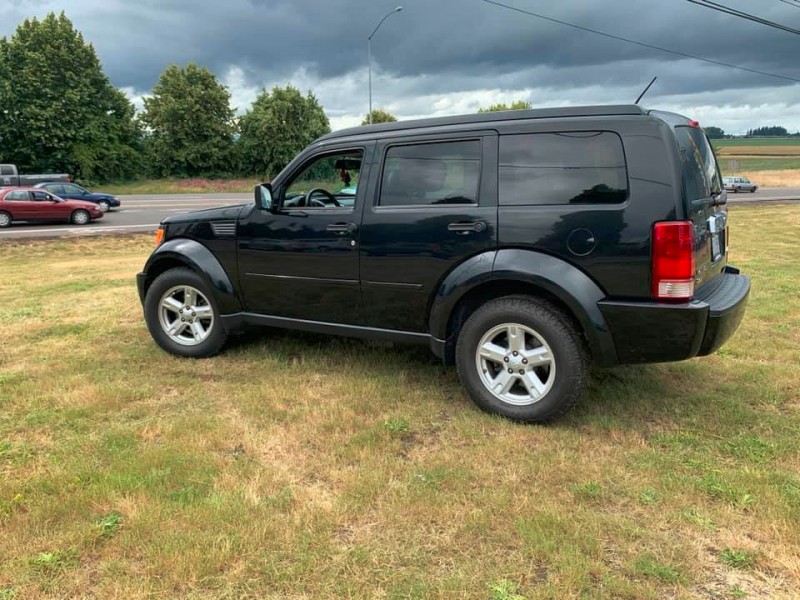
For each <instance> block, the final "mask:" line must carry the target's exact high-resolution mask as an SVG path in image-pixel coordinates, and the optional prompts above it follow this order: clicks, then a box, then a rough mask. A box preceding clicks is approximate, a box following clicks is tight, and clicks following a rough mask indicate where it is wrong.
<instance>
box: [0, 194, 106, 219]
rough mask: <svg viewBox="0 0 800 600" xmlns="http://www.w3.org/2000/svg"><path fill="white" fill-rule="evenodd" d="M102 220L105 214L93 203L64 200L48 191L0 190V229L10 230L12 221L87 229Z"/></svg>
mask: <svg viewBox="0 0 800 600" xmlns="http://www.w3.org/2000/svg"><path fill="white" fill-rule="evenodd" d="M102 216H103V211H102V210H100V207H99V206H98V205H97V204H95V203H93V202H83V201H81V200H62V199H61V198H59V197H58V196H54V195H53V194H51V193H50V192H48V191H47V190H40V189H34V188H23V187H12V188H0V227H8V226H9V225H11V222H12V221H67V222H69V223H74V224H75V225H86V224H87V223H88V222H89V221H91V220H92V219H100V218H101V217H102Z"/></svg>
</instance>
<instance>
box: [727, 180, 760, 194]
mask: <svg viewBox="0 0 800 600" xmlns="http://www.w3.org/2000/svg"><path fill="white" fill-rule="evenodd" d="M722 182H723V183H724V184H725V189H726V190H728V191H729V192H733V193H734V194H735V193H737V192H750V193H751V194H752V193H753V192H755V191H756V190H757V189H758V186H757V185H756V184H755V183H752V182H751V181H750V180H749V179H748V178H747V177H725V178H724V179H723V180H722Z"/></svg>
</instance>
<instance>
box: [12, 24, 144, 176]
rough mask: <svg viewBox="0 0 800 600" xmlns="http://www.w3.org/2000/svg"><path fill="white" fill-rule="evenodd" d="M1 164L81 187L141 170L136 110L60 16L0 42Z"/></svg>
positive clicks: (24, 27)
mask: <svg viewBox="0 0 800 600" xmlns="http://www.w3.org/2000/svg"><path fill="white" fill-rule="evenodd" d="M0 139H2V140H3V142H2V152H3V158H4V160H6V161H9V162H14V163H16V164H17V165H19V166H20V168H22V169H24V170H27V171H37V172H54V171H55V172H67V173H70V174H72V175H74V176H75V177H76V178H79V179H81V180H83V181H90V182H91V181H102V180H108V179H126V178H129V177H131V176H133V175H135V174H136V172H137V171H138V169H139V168H140V166H141V159H140V152H139V151H140V141H141V134H140V131H139V129H138V127H137V125H136V122H135V120H134V109H133V106H132V105H131V103H130V102H129V101H128V99H127V98H126V97H125V95H124V94H123V93H122V92H120V91H119V90H117V89H116V88H115V87H114V86H112V85H111V83H110V82H109V80H108V78H107V77H106V76H105V75H104V74H103V71H102V67H101V65H100V61H99V60H98V58H97V54H96V53H95V51H94V48H93V47H92V45H91V44H87V43H86V42H85V41H84V39H83V36H82V35H81V34H80V32H78V31H77V30H76V29H75V28H74V27H73V25H72V22H71V21H70V20H69V19H68V18H67V17H66V16H65V15H64V13H63V12H62V13H61V14H60V15H58V16H57V15H55V14H54V13H50V14H48V15H47V16H46V17H45V18H44V19H42V20H41V21H40V20H38V19H28V20H26V21H25V22H23V23H22V24H21V25H20V26H19V27H18V28H17V30H16V32H15V33H14V35H13V36H12V37H11V38H10V39H6V38H2V39H0Z"/></svg>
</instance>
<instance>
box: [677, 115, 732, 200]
mask: <svg viewBox="0 0 800 600" xmlns="http://www.w3.org/2000/svg"><path fill="white" fill-rule="evenodd" d="M675 135H676V137H677V139H678V146H679V147H680V150H681V164H682V171H683V182H684V186H685V188H686V195H687V197H688V199H689V200H698V199H700V198H708V197H709V196H712V195H714V196H715V195H717V194H719V193H720V192H721V191H722V185H721V184H720V175H719V168H718V167H717V159H716V158H715V157H714V151H713V150H712V148H711V144H710V143H709V142H708V138H707V137H706V134H705V133H704V132H703V130H702V129H700V128H698V127H676V128H675Z"/></svg>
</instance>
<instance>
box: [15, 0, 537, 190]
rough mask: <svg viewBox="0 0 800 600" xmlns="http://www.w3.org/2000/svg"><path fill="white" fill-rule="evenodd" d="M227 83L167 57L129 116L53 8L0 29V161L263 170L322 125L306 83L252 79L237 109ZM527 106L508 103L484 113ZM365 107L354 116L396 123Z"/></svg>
mask: <svg viewBox="0 0 800 600" xmlns="http://www.w3.org/2000/svg"><path fill="white" fill-rule="evenodd" d="M230 100H231V95H230V91H229V90H228V88H227V87H226V86H225V85H223V84H222V83H220V82H219V81H218V80H217V78H216V76H215V75H214V74H213V73H212V72H211V71H210V70H208V69H206V68H204V67H201V66H198V65H196V64H189V65H186V66H184V67H180V66H177V65H171V66H169V67H167V68H166V69H165V70H164V72H163V73H162V74H161V76H160V78H159V80H158V83H157V84H156V85H155V87H154V88H153V90H152V93H151V95H149V96H148V97H146V98H144V109H143V110H142V112H141V113H140V114H137V112H136V110H135V108H134V106H133V104H132V103H131V101H130V100H129V99H128V98H127V96H126V95H125V94H124V93H123V92H122V91H120V90H119V89H117V88H116V87H114V86H113V85H112V84H111V82H110V80H109V79H108V77H107V76H106V75H105V73H104V72H103V69H102V66H101V64H100V60H99V59H98V57H97V53H96V52H95V49H94V47H93V46H92V44H91V43H87V42H86V41H85V40H84V38H83V36H82V34H81V33H80V32H79V31H78V30H76V29H75V27H74V26H73V24H72V22H71V21H70V20H69V19H68V18H67V16H66V15H65V14H64V13H63V12H62V13H60V14H58V15H56V14H55V13H50V14H48V15H47V16H46V17H45V18H44V19H42V20H38V19H36V18H33V19H27V20H26V21H25V22H23V23H22V24H21V25H20V26H19V27H18V28H17V29H16V31H15V33H14V34H13V35H12V36H11V37H10V38H9V39H7V38H0V162H5V163H14V164H17V165H18V166H19V167H20V169H21V170H22V171H23V172H59V173H61V172H64V173H69V174H71V175H73V176H74V177H75V178H76V179H78V180H80V181H83V182H85V183H100V182H107V181H124V180H130V179H136V178H141V177H230V176H237V175H244V176H252V177H256V176H257V177H261V178H264V179H268V178H270V177H272V176H274V175H276V174H277V173H278V172H279V171H280V170H281V169H282V168H283V167H284V166H285V165H286V164H287V163H288V162H289V161H290V160H291V159H292V158H293V157H294V156H295V154H297V153H298V152H299V151H300V150H302V149H303V148H304V147H305V146H306V145H308V144H309V143H310V142H312V141H313V140H314V139H316V138H318V137H319V136H321V135H324V134H326V133H328V132H329V131H330V122H329V121H328V117H327V116H326V115H325V111H324V110H323V109H322V106H321V105H320V103H319V101H318V100H317V98H316V97H315V96H314V94H313V93H311V92H308V93H307V94H305V95H304V94H302V93H301V92H300V90H298V89H296V88H294V87H292V86H291V85H288V86H286V87H275V88H273V89H272V90H269V91H268V90H266V89H262V90H261V92H260V93H259V94H258V96H257V98H256V99H255V101H254V102H253V103H252V105H251V106H250V107H249V108H248V109H247V110H246V112H244V114H242V115H237V114H236V110H235V109H234V108H232V107H231V105H230ZM518 108H530V104H529V103H527V102H522V101H517V102H514V103H512V104H511V105H510V106H507V105H505V104H497V105H493V106H490V107H488V108H485V109H481V111H482V112H484V111H495V110H509V109H518ZM396 120H397V119H396V118H395V117H394V116H393V115H392V114H390V113H388V112H386V111H384V110H381V109H376V110H374V111H372V113H371V115H367V116H366V117H365V118H364V121H363V123H362V124H364V125H365V124H367V123H385V122H392V121H396Z"/></svg>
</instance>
